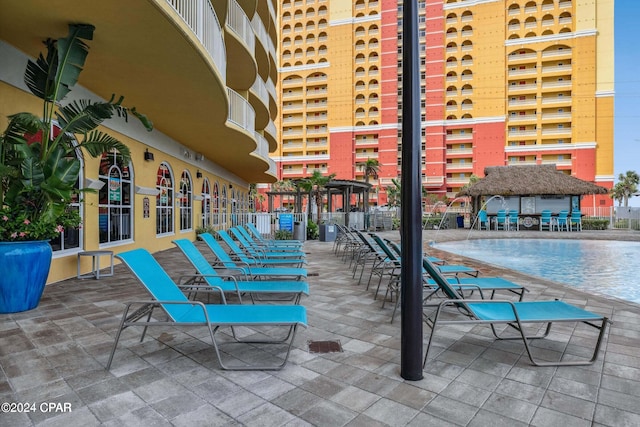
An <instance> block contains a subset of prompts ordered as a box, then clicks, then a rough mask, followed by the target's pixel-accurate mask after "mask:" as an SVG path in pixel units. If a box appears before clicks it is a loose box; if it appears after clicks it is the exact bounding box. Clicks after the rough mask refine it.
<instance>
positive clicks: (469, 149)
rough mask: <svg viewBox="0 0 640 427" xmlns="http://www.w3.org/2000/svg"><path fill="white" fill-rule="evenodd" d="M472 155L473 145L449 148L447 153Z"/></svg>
mask: <svg viewBox="0 0 640 427" xmlns="http://www.w3.org/2000/svg"><path fill="white" fill-rule="evenodd" d="M461 154H463V155H467V156H469V155H471V154H473V147H465V148H447V155H452V156H458V155H461Z"/></svg>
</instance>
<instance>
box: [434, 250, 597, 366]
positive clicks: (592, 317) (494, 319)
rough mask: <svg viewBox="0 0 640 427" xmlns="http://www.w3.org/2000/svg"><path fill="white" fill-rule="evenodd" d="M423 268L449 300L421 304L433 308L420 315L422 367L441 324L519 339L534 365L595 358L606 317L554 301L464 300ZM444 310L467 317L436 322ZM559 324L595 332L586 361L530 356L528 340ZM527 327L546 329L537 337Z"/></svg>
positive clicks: (576, 362) (436, 274)
mask: <svg viewBox="0 0 640 427" xmlns="http://www.w3.org/2000/svg"><path fill="white" fill-rule="evenodd" d="M425 267H426V269H427V271H428V272H429V274H430V275H431V277H432V278H433V280H435V282H436V283H437V284H438V286H439V287H440V288H441V289H442V291H443V292H444V293H445V294H446V295H447V298H449V299H447V300H444V301H442V302H440V303H438V304H428V303H427V304H425V308H426V309H433V308H435V311H434V312H432V313H427V312H426V310H425V313H424V320H425V323H426V324H427V326H429V327H430V328H431V333H430V334H429V340H428V342H427V348H426V350H425V355H424V365H426V363H427V359H428V357H429V349H430V348H431V344H432V341H433V336H434V334H435V331H436V328H437V327H438V326H440V325H445V324H474V323H479V324H487V325H489V326H490V327H491V330H492V332H493V335H494V336H495V337H496V338H497V339H500V340H514V339H518V340H522V342H523V343H524V346H525V349H526V352H527V355H528V356H529V360H530V361H531V363H532V364H533V365H535V366H579V365H590V364H592V363H593V362H595V360H596V359H597V358H598V352H599V350H600V345H601V344H602V341H603V338H604V335H605V332H606V329H607V325H608V324H609V323H610V321H609V319H608V318H607V317H605V316H602V315H599V314H596V313H592V312H590V311H587V310H584V309H582V308H579V307H576V306H574V305H571V304H568V303H566V302H563V301H558V300H555V301H525V302H522V301H516V302H514V301H505V300H490V299H485V300H482V299H480V300H470V299H464V298H462V297H461V296H460V294H459V293H458V292H457V291H456V289H455V288H454V287H453V286H451V284H450V283H449V281H448V280H447V279H446V278H445V277H444V276H443V275H442V274H441V273H440V272H439V271H438V270H437V269H436V268H435V266H434V265H433V264H431V263H429V262H427V263H426V265H425ZM446 307H454V308H456V309H457V310H458V312H459V313H461V314H463V315H465V316H466V317H467V318H466V319H464V320H460V319H456V320H442V319H440V314H441V313H442V311H443V309H445V308H446ZM559 322H571V323H584V324H586V325H588V326H591V327H594V328H596V329H598V330H599V334H598V338H597V341H596V345H595V349H594V351H593V355H592V356H591V358H590V359H579V360H564V358H561V359H560V360H559V361H542V360H538V359H537V358H535V357H534V356H533V353H532V351H531V347H530V345H529V340H531V339H541V338H546V337H547V336H548V335H549V332H550V331H551V326H552V325H553V323H559ZM500 324H502V325H508V326H510V327H512V328H514V329H515V330H516V331H517V332H518V335H516V336H514V335H511V336H506V337H505V336H501V335H499V334H498V331H497V330H496V325H500ZM529 324H537V325H540V324H546V328H545V330H544V332H543V333H542V334H540V335H535V336H529V335H527V334H526V333H525V331H524V325H529Z"/></svg>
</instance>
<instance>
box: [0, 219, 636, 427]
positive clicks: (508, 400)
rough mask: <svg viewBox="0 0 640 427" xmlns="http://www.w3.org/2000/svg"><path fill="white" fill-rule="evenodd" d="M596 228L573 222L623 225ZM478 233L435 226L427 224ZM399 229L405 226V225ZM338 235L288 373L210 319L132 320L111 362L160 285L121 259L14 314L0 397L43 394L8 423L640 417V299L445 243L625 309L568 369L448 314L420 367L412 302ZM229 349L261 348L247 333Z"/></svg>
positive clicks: (6, 332) (319, 254) (5, 327)
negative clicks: (396, 311) (237, 364)
mask: <svg viewBox="0 0 640 427" xmlns="http://www.w3.org/2000/svg"><path fill="white" fill-rule="evenodd" d="M484 233H487V232H484ZM491 233H492V234H491V237H496V236H499V235H501V234H500V233H501V232H491ZM532 233H533V232H526V234H525V236H526V237H531V236H533V235H534V234H535V233H534V234H532ZM594 233H595V232H592V233H564V234H565V236H562V237H567V234H572V235H574V236H571V237H574V238H612V236H611V235H610V234H611V233H604V232H603V233H595V234H594ZM476 234H477V233H476V232H472V233H468V231H467V230H464V231H463V230H442V231H440V232H438V233H437V235H436V234H435V232H433V231H428V232H425V235H424V239H425V241H429V240H434V238H437V239H438V241H440V240H445V239H461V238H462V239H464V238H467V237H470V236H471V237H476ZM520 234H522V233H520ZM551 234H553V233H548V232H547V233H546V235H545V236H543V237H552V236H551ZM556 234H557V233H556ZM632 234H633V233H624V236H625V237H624V238H625V239H627V238H628V237H627V235H632ZM388 236H389V237H391V238H394V239H398V233H397V232H390V233H389V234H388ZM434 236H435V237H434ZM485 236H486V234H485ZM506 236H507V235H506V233H505V234H504V235H503V237H506ZM509 236H512V237H513V236H516V237H517V236H518V234H515V233H513V234H511V235H509ZM622 236H623V234H617V235H613V238H618V237H622ZM637 237H638V236H635V235H634V239H636V238H637ZM332 247H333V245H332V244H331V243H323V242H307V243H306V244H305V251H306V252H307V253H308V260H309V265H308V269H309V272H310V277H309V280H308V281H309V283H310V286H311V295H310V296H309V297H307V298H304V299H303V301H302V303H303V304H304V305H305V306H306V307H307V309H308V319H309V328H308V329H302V330H300V332H299V333H298V336H297V338H296V341H295V344H294V346H295V348H294V350H293V351H292V355H291V358H290V361H289V363H288V364H287V366H286V367H285V369H283V370H282V371H277V372H228V371H222V370H220V369H219V366H218V362H217V361H216V358H215V354H214V352H213V350H212V349H211V348H210V346H209V345H208V344H207V341H206V340H207V338H208V332H207V331H206V330H205V329H204V328H182V329H176V328H172V327H167V328H152V329H151V330H150V331H149V332H148V334H147V338H146V339H145V341H144V342H142V343H140V342H139V332H140V329H139V328H138V329H135V330H126V331H125V333H124V334H123V338H122V340H121V342H120V345H119V347H118V351H117V352H116V355H115V359H114V362H113V366H112V369H111V370H110V371H106V370H105V369H104V366H105V365H106V361H107V358H108V355H109V351H110V349H111V346H112V344H113V337H114V335H115V331H116V328H117V325H118V322H119V319H120V316H121V314H122V310H123V302H125V301H130V300H135V299H144V298H146V295H145V293H144V292H143V291H142V288H141V287H140V286H139V285H138V284H137V283H136V281H135V280H134V279H133V277H132V276H131V274H130V273H129V272H128V271H126V269H125V268H124V267H123V266H121V265H119V266H117V267H116V274H115V276H114V277H105V278H101V279H100V280H76V279H70V280H66V281H64V282H61V283H58V284H54V285H50V286H48V287H47V288H46V290H45V294H44V297H43V300H42V303H41V305H40V306H39V307H38V308H37V309H35V310H32V311H29V312H25V313H18V314H13V315H8V314H2V315H0V403H2V402H9V403H15V404H29V406H28V408H29V410H31V409H34V410H33V411H30V412H22V413H17V412H9V413H6V412H5V413H0V425H2V426H5V425H6V426H30V425H42V426H76V425H82V426H91V425H111V426H121V425H135V426H140V425H177V426H181V425H185V426H187V425H188V426H198V425H203V426H205V425H206V426H215V425H248V426H285V425H287V426H294V425H295V426H300V425H317V426H343V425H346V426H367V427H371V426H378V425H379V426H383V425H388V426H405V425H407V426H430V425H433V426H447V425H452V426H486V425H492V426H501V425H504V426H518V425H537V426H558V425H562V426H564V427H570V426H594V425H595V426H622V425H640V306H638V305H636V304H631V303H627V302H624V301H619V300H615V299H606V298H603V297H599V296H593V295H588V294H584V293H582V292H580V291H578V290H575V289H572V288H570V287H568V286H562V285H559V284H556V283H552V282H548V281H544V280H541V279H537V278H532V277H530V276H525V275H521V274H518V273H516V272H513V271H507V270H501V269H497V268H494V267H489V266H487V265H484V264H481V263H477V262H473V263H472V262H470V261H469V260H462V259H460V258H459V257H456V256H452V255H450V254H446V253H441V252H437V251H434V254H435V255H438V256H440V257H443V258H446V259H448V260H450V261H451V262H452V263H455V262H461V261H464V262H465V263H466V264H470V265H473V266H476V267H477V268H479V269H480V270H481V274H483V275H485V276H492V275H501V276H503V277H505V278H507V279H509V280H512V281H515V282H517V283H520V284H522V285H525V286H527V287H528V288H529V289H530V290H531V292H530V293H528V294H527V296H526V299H528V300H534V299H549V298H561V299H563V300H566V301H568V302H571V303H574V304H577V305H580V306H584V307H586V308H588V309H589V310H592V311H596V312H599V313H606V314H608V315H610V316H611V318H612V320H613V322H614V323H613V325H612V327H611V328H610V333H609V335H608V339H607V341H606V342H605V343H604V345H603V350H602V351H601V354H600V357H599V358H598V360H597V361H596V363H595V364H593V365H591V366H588V367H561V368H557V367H551V368H536V367H533V366H531V365H530V364H529V363H528V359H527V358H526V356H525V355H523V346H522V345H521V343H518V342H496V341H494V340H493V339H491V336H490V334H489V329H488V328H487V327H481V326H475V327H471V326H466V327H456V328H446V329H442V331H441V332H440V333H438V334H437V335H436V338H435V345H436V347H435V348H434V350H435V351H434V352H433V353H432V354H431V355H430V361H429V362H428V364H427V366H426V369H425V371H424V379H422V380H420V381H405V380H403V379H402V378H401V377H400V345H401V343H400V320H399V317H397V318H396V321H395V322H394V323H393V324H391V323H390V322H389V320H390V317H391V311H392V308H393V305H392V304H387V305H386V306H385V308H384V309H382V308H381V307H380V306H381V301H380V298H378V300H376V301H374V300H373V291H372V290H371V289H370V290H368V291H367V290H365V285H364V284H361V285H358V284H357V280H354V279H352V277H351V271H350V270H349V268H348V265H347V264H344V263H343V262H342V261H340V260H339V259H338V258H336V257H335V255H334V254H333V252H332ZM203 253H206V251H205V250H204V249H203ZM156 257H157V259H158V260H159V262H160V263H161V264H162V265H163V266H164V267H165V268H166V269H167V271H169V272H170V274H171V275H172V276H173V277H174V278H177V277H178V276H180V275H181V274H183V273H191V269H190V268H189V266H188V264H187V262H186V261H185V260H184V259H183V257H182V255H181V254H179V253H178V252H177V251H176V250H168V251H164V252H161V253H158V254H156ZM316 274H317V275H316ZM630 274H637V272H630ZM426 331H427V329H426V328H425V332H426ZM594 337H595V335H594V332H593V331H590V330H587V329H585V328H583V327H577V328H573V327H566V326H558V327H557V328H554V332H553V333H552V336H551V338H550V339H549V340H545V341H544V342H536V343H535V346H536V347H535V349H536V350H537V351H539V352H543V353H544V354H545V356H546V355H549V357H554V356H557V355H558V354H559V353H560V352H562V351H568V352H573V353H576V354H584V353H585V352H587V351H588V345H589V344H590V343H591V342H593V339H594ZM309 340H339V341H340V343H341V344H342V348H343V352H339V353H325V354H322V353H311V352H309V351H308V347H307V342H308V341H309ZM567 342H569V345H568V346H566V347H567V348H566V349H565V345H566V343H567ZM225 349H226V350H228V351H229V353H231V354H242V353H244V352H245V349H243V347H242V346H237V345H233V344H229V345H228V346H226V347H225ZM238 352H239V353H238ZM49 403H54V405H51V406H50V405H49ZM55 403H58V404H59V405H57V406H56V405H55ZM32 404H33V405H34V406H31V405H32ZM42 404H45V405H44V406H41V405H42ZM69 408H70V411H69V410H67V411H66V412H65V409H69Z"/></svg>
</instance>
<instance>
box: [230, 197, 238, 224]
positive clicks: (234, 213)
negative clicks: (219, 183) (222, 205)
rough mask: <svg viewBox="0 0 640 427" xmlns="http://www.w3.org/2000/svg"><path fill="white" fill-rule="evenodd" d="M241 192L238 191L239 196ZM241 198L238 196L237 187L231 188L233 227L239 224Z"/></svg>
mask: <svg viewBox="0 0 640 427" xmlns="http://www.w3.org/2000/svg"><path fill="white" fill-rule="evenodd" d="M239 195H240V194H239V192H238V196H239ZM239 203H240V202H239V200H238V197H236V190H235V189H231V225H232V226H233V227H235V226H236V225H238V208H239V207H240V206H239Z"/></svg>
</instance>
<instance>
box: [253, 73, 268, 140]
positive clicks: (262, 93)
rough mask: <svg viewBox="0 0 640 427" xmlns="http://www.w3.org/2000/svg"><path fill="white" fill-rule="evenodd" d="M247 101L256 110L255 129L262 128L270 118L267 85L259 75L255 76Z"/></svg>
mask: <svg viewBox="0 0 640 427" xmlns="http://www.w3.org/2000/svg"><path fill="white" fill-rule="evenodd" d="M249 102H250V103H251V105H252V106H253V109H254V110H255V112H256V123H255V127H256V129H264V127H265V126H266V125H267V123H268V122H269V119H270V114H269V93H268V92H267V86H266V85H265V83H264V82H263V81H262V78H261V77H260V76H257V77H256V81H255V82H254V83H253V85H252V86H251V90H250V91H249Z"/></svg>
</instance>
